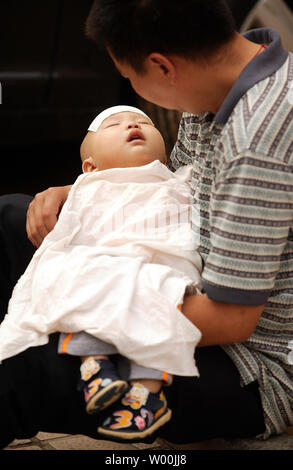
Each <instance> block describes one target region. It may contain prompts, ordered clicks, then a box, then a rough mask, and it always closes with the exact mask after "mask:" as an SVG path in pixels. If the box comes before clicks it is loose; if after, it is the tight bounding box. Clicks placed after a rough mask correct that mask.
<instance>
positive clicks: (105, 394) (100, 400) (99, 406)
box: [86, 380, 129, 414]
mask: <svg viewBox="0 0 293 470" xmlns="http://www.w3.org/2000/svg"><path fill="white" fill-rule="evenodd" d="M128 388H129V385H128V383H127V382H124V381H123V380H116V381H115V382H113V383H111V384H110V385H108V387H105V388H103V389H102V390H101V391H100V392H99V393H97V395H94V396H93V397H92V398H91V399H90V400H89V401H88V403H87V405H86V412H87V413H88V414H96V413H98V412H99V411H102V410H104V409H105V408H107V407H108V406H110V405H112V403H115V401H117V400H119V398H121V397H122V395H124V394H125V393H126V392H127V390H128Z"/></svg>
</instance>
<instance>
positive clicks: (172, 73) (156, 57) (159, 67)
mask: <svg viewBox="0 0 293 470" xmlns="http://www.w3.org/2000/svg"><path fill="white" fill-rule="evenodd" d="M147 61H148V65H149V67H150V68H151V69H152V70H153V71H154V72H156V73H157V74H159V75H161V77H162V78H164V79H167V80H168V82H169V83H170V85H174V84H175V81H176V67H175V64H174V62H173V61H172V59H171V58H170V57H167V56H165V55H163V54H160V53H159V52H152V53H151V54H150V55H149V56H148V57H147Z"/></svg>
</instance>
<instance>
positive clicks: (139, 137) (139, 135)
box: [127, 129, 145, 142]
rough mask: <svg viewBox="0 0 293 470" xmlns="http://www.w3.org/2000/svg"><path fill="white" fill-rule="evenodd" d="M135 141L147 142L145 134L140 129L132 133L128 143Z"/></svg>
mask: <svg viewBox="0 0 293 470" xmlns="http://www.w3.org/2000/svg"><path fill="white" fill-rule="evenodd" d="M134 140H145V137H144V135H143V133H142V132H141V131H139V130H138V129H134V130H133V131H131V132H130V134H129V136H128V139H127V142H133V141H134Z"/></svg>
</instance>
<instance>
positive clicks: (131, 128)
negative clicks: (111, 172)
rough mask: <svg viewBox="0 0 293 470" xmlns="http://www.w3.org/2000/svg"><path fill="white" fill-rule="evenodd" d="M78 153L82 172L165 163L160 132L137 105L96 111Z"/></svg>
mask: <svg viewBox="0 0 293 470" xmlns="http://www.w3.org/2000/svg"><path fill="white" fill-rule="evenodd" d="M80 154H81V159H82V162H83V163H82V168H83V171H84V172H90V171H99V170H107V169H110V168H126V167H134V166H142V165H146V164H148V163H151V162H153V161H154V160H160V161H161V162H162V163H166V161H167V157H166V149H165V144H164V140H163V137H162V135H161V134H160V132H159V131H158V130H157V129H156V127H155V126H154V125H153V123H152V121H151V120H150V118H149V117H148V116H147V115H146V114H144V113H143V112H142V111H140V110H139V109H137V108H132V107H128V106H126V107H125V106H115V107H113V108H109V109H108V110H105V111H103V112H102V113H101V114H99V115H98V116H97V117H96V118H95V120H94V121H93V122H92V124H91V125H90V127H89V132H88V133H87V135H86V137H85V138H84V140H83V142H82V144H81V148H80Z"/></svg>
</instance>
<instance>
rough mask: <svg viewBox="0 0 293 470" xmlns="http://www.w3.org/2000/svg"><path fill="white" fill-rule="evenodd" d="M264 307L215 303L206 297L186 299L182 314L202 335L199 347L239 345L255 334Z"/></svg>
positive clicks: (189, 297)
mask: <svg viewBox="0 0 293 470" xmlns="http://www.w3.org/2000/svg"><path fill="white" fill-rule="evenodd" d="M263 309H264V305H258V306H247V305H235V304H228V303H222V302H214V301H213V300H211V299H209V297H208V296H207V295H206V294H201V295H192V296H185V298H184V303H183V306H182V312H183V314H184V315H185V316H186V317H187V318H188V319H189V320H190V321H191V322H192V323H194V325H196V326H197V328H198V329H199V330H200V331H201V333H202V338H201V341H200V343H199V346H212V345H219V344H232V343H241V342H243V341H245V340H247V339H248V338H249V337H250V336H251V335H252V333H253V331H254V330H255V327H256V325H257V323H258V320H259V318H260V316H261V314H262V311H263Z"/></svg>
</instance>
